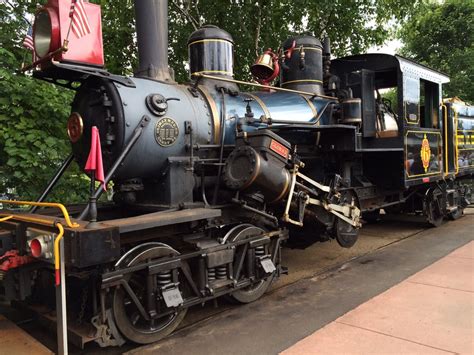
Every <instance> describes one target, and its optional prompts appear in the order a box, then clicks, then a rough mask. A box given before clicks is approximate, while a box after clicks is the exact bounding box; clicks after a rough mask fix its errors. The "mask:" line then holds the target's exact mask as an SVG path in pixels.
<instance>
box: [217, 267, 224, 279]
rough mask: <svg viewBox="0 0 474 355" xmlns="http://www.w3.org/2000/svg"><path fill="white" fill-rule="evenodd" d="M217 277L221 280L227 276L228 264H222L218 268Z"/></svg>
mask: <svg viewBox="0 0 474 355" xmlns="http://www.w3.org/2000/svg"><path fill="white" fill-rule="evenodd" d="M216 277H217V278H218V279H219V280H222V279H226V278H227V265H222V266H219V267H217V268H216Z"/></svg>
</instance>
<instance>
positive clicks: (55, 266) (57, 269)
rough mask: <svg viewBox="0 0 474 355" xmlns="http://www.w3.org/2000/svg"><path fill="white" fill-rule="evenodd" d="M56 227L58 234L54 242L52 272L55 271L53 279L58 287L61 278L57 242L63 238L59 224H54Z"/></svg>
mask: <svg viewBox="0 0 474 355" xmlns="http://www.w3.org/2000/svg"><path fill="white" fill-rule="evenodd" d="M56 227H58V230H59V233H58V235H57V237H56V239H55V240H54V270H55V278H56V286H57V285H59V283H60V282H61V276H60V272H59V269H60V267H61V264H60V258H59V242H60V241H61V239H62V238H63V236H64V227H63V226H62V224H61V223H56Z"/></svg>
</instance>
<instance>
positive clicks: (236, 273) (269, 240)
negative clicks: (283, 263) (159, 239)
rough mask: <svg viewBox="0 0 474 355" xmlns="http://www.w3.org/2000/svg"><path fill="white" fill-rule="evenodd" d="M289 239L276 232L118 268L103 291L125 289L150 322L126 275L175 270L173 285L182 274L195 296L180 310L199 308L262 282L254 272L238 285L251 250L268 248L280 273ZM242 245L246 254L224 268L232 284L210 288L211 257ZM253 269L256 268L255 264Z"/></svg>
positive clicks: (107, 275) (108, 275) (106, 278)
mask: <svg viewBox="0 0 474 355" xmlns="http://www.w3.org/2000/svg"><path fill="white" fill-rule="evenodd" d="M287 238H288V231H287V230H277V231H273V232H269V233H265V234H262V235H256V236H251V237H248V238H246V239H244V240H239V241H235V242H229V243H226V244H220V245H217V246H213V247H209V248H206V249H204V250H199V251H195V252H191V253H187V254H183V255H177V256H174V257H166V258H161V259H158V260H153V261H150V262H146V263H143V264H140V265H135V266H131V267H127V268H124V269H120V268H119V269H117V270H115V271H111V272H108V273H105V274H103V275H102V286H101V288H102V290H103V291H104V290H107V289H110V288H113V287H117V286H121V287H123V288H124V290H125V292H126V293H127V294H128V295H129V296H130V298H131V300H132V301H133V302H134V304H135V305H136V307H137V309H138V310H139V311H140V313H141V315H142V316H143V317H144V318H145V319H147V320H148V319H150V315H149V314H147V313H146V311H145V307H144V305H143V304H142V303H141V302H140V300H139V299H138V297H137V295H136V294H135V292H134V291H133V289H132V288H131V287H130V285H129V284H128V281H127V280H126V276H127V275H129V274H132V273H134V272H138V271H141V270H145V269H147V270H148V275H154V274H157V273H159V272H163V271H170V270H172V271H173V273H174V277H173V279H174V282H175V284H177V271H178V270H179V271H180V272H181V273H182V274H183V276H184V278H185V280H186V282H187V284H188V286H189V287H190V290H191V291H192V292H193V296H192V297H188V298H185V299H184V302H183V304H182V305H181V306H180V307H182V308H187V307H190V306H193V305H196V304H200V303H203V302H206V301H209V300H212V299H215V298H217V297H220V296H222V295H225V294H228V293H231V292H234V291H236V290H239V289H242V288H245V287H248V286H250V285H252V284H253V283H254V282H255V281H258V280H259V279H257V278H256V276H255V272H253V273H252V275H254V276H253V277H250V278H247V279H245V280H242V281H240V282H239V281H237V280H238V279H239V277H240V274H241V272H242V269H243V268H244V260H245V257H246V256H247V254H248V251H249V250H250V249H253V248H256V247H258V246H263V245H268V250H269V252H268V254H267V255H266V257H270V258H271V260H272V262H273V263H274V264H277V265H278V266H277V273H279V272H280V270H279V267H280V260H279V258H280V253H279V251H280V243H281V241H282V240H285V239H287ZM242 245H243V246H244V250H243V251H242V252H241V253H239V254H234V256H233V257H232V260H231V262H230V263H223V264H221V265H228V266H229V269H228V270H229V271H228V273H229V274H230V278H229V280H227V281H230V282H226V283H223V284H220V285H219V286H218V287H217V289H213V288H211V287H209V284H208V282H207V280H208V275H207V268H206V258H207V257H208V256H209V255H212V254H213V253H219V252H223V251H234V250H236V248H237V247H238V246H242ZM195 258H196V259H198V263H197V265H198V270H197V273H196V274H195V276H196V278H197V283H196V282H195V280H194V279H193V275H192V271H191V269H190V267H189V263H188V261H189V260H191V259H195ZM277 259H278V260H277ZM234 265H237V268H234ZM253 265H254V266H255V263H254V264H253ZM216 266H217V265H216ZM266 277H268V275H263V277H260V280H263V279H265V278H266ZM169 312H170V313H172V312H174V309H173V308H171V309H170V311H169ZM164 314H167V313H160V314H159V315H156V317H158V316H160V317H161V316H163V315H164ZM151 318H153V317H151Z"/></svg>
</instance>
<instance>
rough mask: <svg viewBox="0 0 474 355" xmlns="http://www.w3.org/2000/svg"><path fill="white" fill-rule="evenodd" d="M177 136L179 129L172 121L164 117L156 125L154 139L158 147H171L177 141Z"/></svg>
mask: <svg viewBox="0 0 474 355" xmlns="http://www.w3.org/2000/svg"><path fill="white" fill-rule="evenodd" d="M178 135H179V128H178V125H177V124H176V122H175V121H174V120H173V119H171V118H169V117H165V118H162V119H161V120H159V121H158V122H157V123H156V127H155V139H156V142H157V143H158V144H159V145H161V146H163V147H169V146H170V145H173V144H174V143H175V142H176V140H177V139H178Z"/></svg>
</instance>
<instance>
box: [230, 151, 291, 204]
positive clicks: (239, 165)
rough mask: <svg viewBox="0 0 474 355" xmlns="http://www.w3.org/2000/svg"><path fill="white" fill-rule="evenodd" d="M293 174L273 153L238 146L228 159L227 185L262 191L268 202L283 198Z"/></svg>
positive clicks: (246, 190)
mask: <svg viewBox="0 0 474 355" xmlns="http://www.w3.org/2000/svg"><path fill="white" fill-rule="evenodd" d="M290 179H291V177H290V173H289V172H288V170H287V169H285V167H284V164H282V163H281V161H279V160H278V159H275V158H274V157H273V156H272V155H271V154H260V153H258V152H257V151H256V150H255V149H254V148H252V147H250V146H240V147H238V148H236V149H235V150H234V151H233V152H232V153H231V154H230V155H229V158H228V159H227V163H226V167H225V169H224V181H225V184H226V186H227V187H229V188H230V189H233V190H239V191H245V192H257V191H258V192H261V193H262V194H263V196H264V197H265V200H266V201H267V202H268V203H275V202H278V201H280V200H281V199H282V198H283V197H284V196H285V195H286V193H287V191H288V189H289V186H290Z"/></svg>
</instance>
